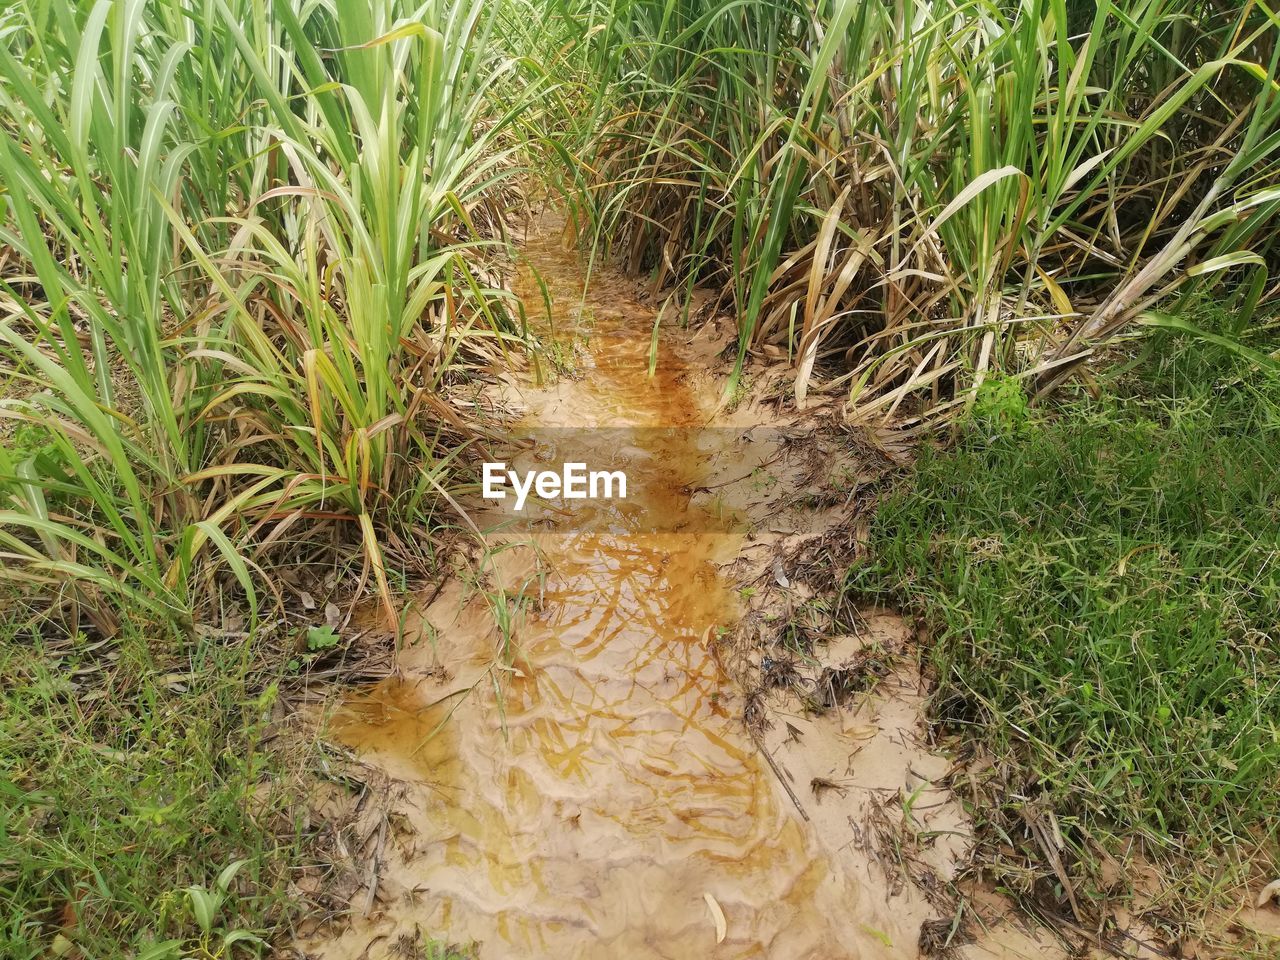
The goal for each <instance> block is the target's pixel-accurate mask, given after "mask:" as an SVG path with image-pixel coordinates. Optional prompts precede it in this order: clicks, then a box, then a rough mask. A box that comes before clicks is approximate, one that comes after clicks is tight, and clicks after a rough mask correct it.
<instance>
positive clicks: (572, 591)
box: [321, 238, 918, 960]
mask: <svg viewBox="0 0 1280 960" xmlns="http://www.w3.org/2000/svg"><path fill="white" fill-rule="evenodd" d="M526 256H527V258H528V259H529V261H530V263H532V265H533V266H534V267H535V268H536V270H537V271H538V272H539V273H540V274H541V275H542V277H543V278H544V279H545V281H546V282H547V285H548V288H549V292H550V294H551V297H552V310H553V320H554V325H555V329H556V332H557V334H558V335H560V336H564V335H566V334H569V333H571V332H579V333H582V334H585V335H586V337H587V346H586V355H585V357H584V358H583V363H584V367H585V369H584V370H583V376H581V377H580V378H576V379H565V380H562V381H560V382H559V383H558V384H556V385H555V386H552V387H535V386H533V385H532V384H529V385H526V386H525V387H524V388H522V397H523V400H524V403H525V404H526V407H527V411H528V412H527V423H528V425H529V426H531V427H533V426H537V427H581V428H590V427H593V426H608V427H618V426H626V427H630V428H635V435H634V440H635V443H634V444H631V445H628V444H625V443H624V444H621V445H620V444H618V443H617V438H616V435H613V434H611V435H610V437H611V439H609V440H608V441H607V442H608V444H609V445H610V447H611V449H608V450H605V449H600V450H596V451H594V453H595V454H596V455H598V456H599V457H600V458H601V459H604V460H609V461H611V462H609V463H608V464H607V465H608V466H610V467H611V468H616V467H618V466H620V465H625V467H626V469H627V471H628V474H629V475H630V479H631V482H630V490H629V494H630V496H629V498H628V500H627V501H625V502H619V501H614V502H602V503H599V504H597V505H595V506H591V507H588V508H587V509H588V510H597V511H605V512H606V514H605V515H604V516H598V517H595V518H593V522H589V523H583V522H579V521H575V522H574V523H573V525H572V527H571V528H567V529H559V530H556V531H554V532H548V533H541V534H538V535H537V540H538V545H539V547H540V550H541V553H542V557H543V564H544V566H543V569H544V570H545V571H546V572H545V584H544V586H543V595H542V602H541V604H540V605H538V606H537V607H536V608H535V609H532V610H530V611H529V612H528V614H527V616H526V617H525V618H524V620H523V622H521V623H519V624H518V625H517V626H516V628H515V629H514V631H513V632H512V634H511V636H510V637H509V645H510V650H511V653H512V657H511V659H510V660H507V661H504V660H503V659H502V657H500V656H498V647H499V646H502V645H505V643H506V641H504V640H503V639H502V638H500V637H495V633H494V630H493V629H492V617H491V614H490V612H489V611H490V608H489V606H488V604H487V602H486V601H485V600H484V599H483V598H482V597H481V595H480V594H479V593H477V592H468V591H466V590H461V591H459V592H458V594H457V596H456V597H455V598H454V600H453V602H448V601H449V598H448V597H447V596H445V597H442V598H441V600H440V602H438V603H437V604H436V605H435V607H433V610H432V611H429V612H428V615H427V616H426V618H425V620H426V622H427V623H428V624H430V627H428V628H424V630H425V631H426V633H427V634H429V637H424V639H421V640H420V641H419V642H418V644H417V645H416V646H414V647H412V648H411V649H410V650H408V651H407V652H406V654H405V658H404V661H403V676H402V678H401V679H399V680H397V681H395V682H392V683H387V684H384V685H382V686H381V687H379V688H378V689H377V690H375V691H374V692H373V693H372V694H370V695H368V696H366V697H363V698H361V699H359V700H357V701H356V702H353V703H351V704H349V705H348V708H347V709H346V710H345V711H344V713H343V715H342V716H340V717H339V719H338V721H337V723H336V726H335V729H336V731H337V733H338V735H339V736H340V737H341V738H342V739H343V740H344V741H345V742H347V743H348V744H350V745H351V746H353V747H355V748H357V749H359V750H360V751H361V752H362V753H363V754H364V755H365V756H367V757H369V758H371V759H373V760H374V761H375V762H379V763H381V764H382V765H383V766H384V767H385V768H386V769H387V770H388V771H389V772H391V773H392V775H394V776H396V777H399V778H401V779H403V780H405V781H407V782H408V783H409V784H410V785H411V789H410V791H409V793H408V795H407V799H406V802H405V804H404V809H403V813H404V815H405V817H406V818H407V820H408V823H404V824H402V825H401V827H402V829H401V835H402V838H401V842H400V844H399V847H398V848H397V849H396V851H395V852H394V854H392V855H391V856H390V857H389V860H388V864H387V866H386V868H385V876H386V878H387V880H388V881H394V883H395V885H396V889H397V890H398V892H399V894H401V896H400V899H399V900H398V901H397V902H395V903H393V904H391V905H390V906H388V907H387V909H386V911H385V916H383V917H382V918H381V919H377V918H375V921H374V922H373V923H372V926H368V925H366V926H364V927H361V926H359V925H357V927H356V928H355V929H354V930H353V931H350V932H349V933H348V935H347V936H345V937H344V938H342V940H341V941H340V942H336V941H335V942H330V943H329V944H328V946H327V947H326V949H325V950H324V951H322V954H321V955H323V956H330V957H337V956H345V955H349V954H355V953H357V952H358V951H359V950H360V949H361V947H363V945H364V944H365V943H367V942H368V941H369V939H370V935H371V934H372V933H374V932H375V931H376V932H377V933H379V934H381V935H384V936H387V937H389V938H394V937H395V936H396V935H399V934H402V933H404V932H406V931H410V930H412V929H413V928H414V927H415V926H417V927H419V928H420V929H421V930H422V931H424V932H425V933H427V934H429V935H431V936H433V937H437V938H439V939H442V940H448V941H451V942H454V943H460V944H469V943H474V944H475V945H476V947H477V951H478V955H479V956H480V957H482V958H504V960H505V958H522V960H523V958H531V960H532V958H556V960H570V958H622V960H647V958H703V957H707V956H714V957H725V958H730V957H732V958H748V957H770V958H784V960H800V958H815V960H816V958H827V960H838V958H846V957H864V956H865V957H880V956H913V955H914V943H910V942H908V943H900V944H899V948H900V951H901V952H899V949H889V947H888V941H889V938H888V936H887V935H886V934H885V933H884V932H883V930H884V929H885V927H886V925H887V924H891V922H892V921H891V920H890V919H887V918H884V917H883V916H882V917H881V919H882V920H883V921H884V922H881V921H879V920H876V919H875V917H876V915H877V913H878V912H879V911H876V910H871V911H868V910H867V909H865V905H866V903H867V900H868V894H867V893H866V892H865V891H859V889H858V881H856V880H855V879H853V878H852V877H851V876H850V874H849V872H848V871H847V870H843V869H839V868H836V867H833V865H832V861H831V860H829V859H828V857H827V856H826V855H825V854H824V853H823V852H821V847H822V845H821V844H820V843H819V842H817V841H816V840H815V838H814V837H813V836H811V827H810V825H808V824H806V823H805V822H804V821H803V820H802V819H801V818H800V817H799V816H798V815H797V813H796V811H795V809H794V807H793V806H792V804H791V803H790V802H789V800H788V799H787V796H786V794H785V793H783V792H782V790H781V789H780V788H779V786H778V784H777V783H776V781H775V778H774V774H773V773H772V772H771V771H770V769H769V767H768V766H767V764H766V763H765V762H764V760H763V759H762V758H761V757H760V756H759V754H758V752H757V749H756V746H755V744H754V743H753V742H752V740H751V738H750V737H749V736H748V735H747V733H746V731H745V730H744V728H743V725H742V722H741V719H740V717H741V710H742V703H741V700H740V698H739V697H738V696H737V694H736V692H735V690H734V689H733V687H732V685H731V684H730V683H729V681H728V680H727V678H726V677H725V675H724V673H723V672H722V670H721V668H720V665H719V664H718V662H717V659H716V656H715V653H714V646H713V643H712V640H713V638H714V636H715V633H716V630H717V629H718V628H722V627H725V626H728V625H729V624H731V623H732V622H733V620H734V618H735V616H736V606H735V599H736V598H735V596H734V594H733V593H732V591H731V590H730V589H729V588H728V587H726V585H725V584H724V583H723V582H722V581H721V579H720V576H719V573H718V569H717V568H718V565H719V564H721V563H724V562H727V561H729V560H731V559H733V557H734V556H735V555H736V552H737V550H738V548H739V546H740V538H739V537H738V536H736V535H734V534H731V533H723V532H722V533H712V532H708V530H709V528H710V526H711V525H710V524H707V523H702V522H700V521H701V520H704V519H706V518H704V517H701V516H700V515H699V508H698V507H695V506H693V505H691V503H690V495H689V493H688V490H689V488H690V487H691V486H692V485H694V484H696V482H697V480H698V478H699V476H701V475H702V474H703V473H704V472H705V470H706V464H707V462H708V459H709V457H710V456H711V455H712V454H711V453H710V452H708V451H707V450H705V449H701V448H700V446H701V445H700V444H699V443H698V442H697V441H696V440H695V439H694V438H695V437H696V436H698V434H697V433H696V432H695V431H693V430H682V431H674V432H671V433H669V434H668V433H662V434H659V433H657V432H655V431H653V430H651V429H649V430H646V429H645V428H651V427H654V426H665V425H680V426H687V427H694V426H697V425H699V424H702V423H705V422H708V421H709V420H710V419H711V418H712V415H713V411H712V407H713V403H714V401H715V400H716V399H717V398H718V396H719V389H720V388H719V386H718V385H717V384H715V383H714V382H712V379H711V378H710V377H708V376H707V375H706V370H705V367H706V366H707V365H708V364H707V360H706V357H708V356H709V355H710V352H709V351H703V352H701V353H699V352H698V351H696V350H691V349H689V348H688V347H687V346H686V345H681V346H679V347H676V346H673V345H671V344H670V343H668V342H667V341H666V340H663V341H660V351H659V356H658V364H657V368H656V371H655V374H654V375H653V376H652V377H651V376H650V375H649V369H648V368H649V359H650V358H649V352H650V330H651V328H652V324H653V316H654V314H653V311H652V309H651V308H649V307H647V306H645V305H642V304H641V303H638V302H637V301H636V300H635V299H634V298H633V296H632V295H631V291H632V289H633V287H632V284H631V283H630V282H629V281H627V280H625V279H623V278H621V277H618V276H614V275H611V274H605V275H602V276H597V277H595V278H593V282H592V285H591V288H590V290H589V291H587V293H586V294H585V296H584V294H583V283H584V281H583V274H582V271H581V269H580V267H579V265H578V262H577V260H576V257H575V256H574V255H572V254H570V253H567V252H565V251H564V250H563V249H561V247H560V244H559V243H558V242H557V240H556V239H555V238H542V239H536V238H535V239H534V240H532V241H531V242H530V243H529V245H528V246H527V248H526ZM520 292H521V294H522V295H524V296H525V298H526V303H527V304H528V309H529V313H530V314H531V315H534V316H536V315H537V314H538V313H539V311H540V309H541V305H542V296H541V292H540V291H539V290H538V289H537V287H536V285H535V284H534V283H533V281H532V279H531V277H530V275H529V274H528V273H527V272H526V274H525V276H523V278H522V285H521V289H520ZM700 367H701V368H704V369H698V368H700ZM587 443H588V446H589V441H588V442H587ZM644 444H648V447H647V448H646V447H645V446H644ZM579 449H581V447H579ZM720 452H721V453H723V451H720ZM590 455H591V454H590V453H589V454H588V456H590ZM592 466H594V464H592ZM655 516H657V517H660V519H661V520H662V522H663V527H664V532H660V533H651V532H642V528H644V527H645V525H646V518H649V519H652V518H653V517H655ZM579 519H581V518H579ZM673 530H674V531H675V532H671V531H673ZM504 555H505V556H508V557H510V556H514V555H515V551H508V552H507V553H506V554H504ZM538 591H539V587H538V585H537V584H536V582H534V585H533V586H532V587H531V592H532V593H535V594H536V593H537V592H538ZM495 658H496V662H497V663H498V666H497V667H494V663H495ZM504 662H505V663H509V664H510V667H509V668H506V667H504V665H503V664H504ZM442 674H445V677H444V679H443V680H442V679H441V677H442ZM468 690H469V692H464V691H468ZM803 786H807V785H803ZM708 894H709V895H710V896H711V897H712V898H713V899H714V901H715V902H716V903H717V904H718V905H719V906H720V908H721V909H722V910H723V913H724V915H725V919H726V936H725V939H724V941H723V943H720V944H718V945H717V931H716V923H715V922H714V919H713V908H712V907H711V906H710V905H709V904H708V902H707V900H706V895H708ZM872 899H875V900H879V899H882V897H881V896H880V894H875V895H873V897H872ZM859 903H862V904H863V908H861V909H859V908H857V907H856V905H857V904H859ZM879 906H880V908H881V911H883V909H884V904H879ZM904 919H905V918H904ZM907 926H908V928H909V924H907ZM917 929H918V924H917Z"/></svg>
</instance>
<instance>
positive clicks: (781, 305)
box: [536, 0, 1280, 429]
mask: <svg viewBox="0 0 1280 960" xmlns="http://www.w3.org/2000/svg"><path fill="white" fill-rule="evenodd" d="M536 6H537V7H538V9H539V10H540V11H541V12H542V14H543V18H544V19H543V21H542V27H541V29H542V32H543V33H544V34H547V35H550V36H553V37H554V38H555V41H554V43H555V46H554V50H552V51H551V52H549V54H548V56H549V57H554V62H555V64H556V68H557V70H558V72H559V74H560V75H561V76H563V77H564V78H565V79H566V80H572V79H576V80H577V81H578V82H579V84H580V87H579V90H580V100H581V111H580V113H581V116H582V117H584V118H589V120H590V122H582V121H580V122H579V123H578V124H576V125H574V126H572V127H570V128H569V133H570V134H571V135H573V136H576V137H577V139H576V140H575V141H573V143H572V151H573V152H574V155H575V156H576V157H577V158H578V160H579V162H580V168H579V169H580V173H581V176H580V179H579V181H578V186H579V187H580V191H579V194H578V195H579V197H580V198H581V199H582V202H583V206H584V208H585V209H586V210H587V211H588V212H589V214H590V215H591V216H592V217H593V220H592V223H591V229H592V231H593V233H592V239H594V240H595V241H596V242H598V243H600V244H601V245H602V246H603V247H604V248H605V249H607V250H608V251H609V252H611V253H612V254H613V255H615V256H617V257H619V258H621V259H622V260H623V261H625V262H626V263H628V264H629V265H630V266H632V267H637V268H638V267H645V268H649V269H650V270H651V271H652V272H653V275H654V280H655V283H657V284H659V285H661V284H664V283H670V282H684V283H692V282H694V281H702V282H709V283H713V284H718V285H720V286H721V287H722V288H723V289H724V290H725V291H726V293H727V295H728V297H729V298H730V302H731V303H732V305H733V306H734V308H735V309H736V311H737V314H738V316H739V322H740V330H739V333H740V336H739V363H740V364H741V362H742V360H743V359H744V358H745V356H746V354H747V352H748V351H751V350H753V349H756V348H760V347H762V346H764V345H769V344H773V345H777V346H779V347H782V348H784V349H785V350H786V351H787V353H788V355H789V356H790V357H791V359H792V361H793V363H794V364H795V370H796V372H795V394H796V399H797V401H799V402H800V403H803V402H804V400H805V398H806V395H807V393H808V391H809V390H810V389H812V388H814V387H815V386H818V385H820V386H821V388H822V389H824V390H836V389H842V390H847V391H848V393H849V398H850V401H851V403H852V406H853V408H854V410H855V411H856V412H857V413H858V415H859V416H861V417H863V418H866V419H869V420H872V421H875V422H880V421H884V420H886V419H890V418H896V419H897V420H898V421H899V422H900V426H902V427H904V428H906V429H923V428H926V427H928V426H930V425H931V424H932V423H934V422H936V421H937V419H938V418H940V417H945V416H947V415H948V414H949V413H951V412H953V411H954V410H955V409H957V408H958V407H961V406H965V405H967V404H970V403H971V402H972V399H973V397H974V396H975V395H976V389H977V388H978V387H979V386H980V385H981V383H982V381H983V379H984V378H985V377H986V376H987V375H988V373H989V372H991V371H1000V372H1003V373H1008V374H1012V375H1015V376H1018V377H1020V378H1023V379H1025V380H1028V381H1030V385H1031V386H1032V387H1033V388H1034V389H1035V390H1038V391H1040V392H1045V391H1048V390H1051V389H1053V388H1054V387H1056V386H1057V385H1058V384H1059V383H1061V382H1062V380H1063V379H1064V378H1065V377H1066V376H1068V375H1069V374H1070V373H1071V372H1072V371H1073V370H1074V369H1076V367H1077V366H1078V364H1079V363H1080V362H1081V361H1082V360H1083V359H1084V358H1086V357H1087V356H1089V355H1090V353H1091V352H1092V351H1094V350H1096V349H1097V348H1098V346H1099V345H1101V344H1104V343H1106V342H1107V341H1108V340H1110V339H1112V338H1114V337H1115V336H1118V335H1121V334H1123V333H1125V332H1126V331H1127V330H1129V329H1131V328H1132V326H1133V324H1134V323H1135V322H1136V321H1138V320H1139V319H1140V318H1141V317H1142V316H1143V315H1144V313H1145V312H1146V311H1148V310H1149V309H1150V308H1152V307H1153V306H1155V305H1160V306H1161V307H1163V308H1164V309H1166V310H1176V309H1177V308H1178V304H1179V302H1180V298H1181V297H1183V296H1184V295H1185V294H1187V293H1189V292H1192V291H1193V290H1196V289H1198V288H1199V289H1203V288H1205V287H1208V286H1213V285H1215V284H1218V283H1220V282H1221V281H1223V280H1230V281H1232V285H1233V286H1234V285H1236V284H1237V283H1238V282H1239V281H1240V280H1241V279H1243V280H1245V281H1246V283H1245V293H1243V294H1242V295H1241V298H1240V302H1239V305H1240V307H1241V309H1242V311H1243V312H1244V313H1245V314H1246V315H1248V314H1249V313H1251V311H1252V309H1253V307H1254V306H1255V305H1256V303H1257V301H1258V300H1259V299H1260V298H1261V297H1263V296H1264V295H1270V294H1274V292H1275V290H1276V286H1275V280H1274V278H1273V277H1272V275H1271V273H1270V272H1269V271H1270V270H1273V269H1274V266H1275V262H1276V252H1277V248H1276V218H1275V215H1276V212H1277V209H1278V207H1280V126H1278V125H1277V120H1278V119H1280V83H1278V78H1280V71H1278V70H1277V64H1278V61H1277V57H1280V48H1278V47H1277V43H1276V38H1277V36H1278V35H1280V19H1277V16H1276V14H1275V13H1274V12H1273V11H1272V10H1271V9H1270V8H1269V7H1268V6H1267V5H1266V4H1264V3H1261V2H1254V0H1248V2H1245V3H1236V2H1218V0H1124V2H1118V0H1098V2H1097V3H1090V4H1076V3H1069V2H1067V0H1021V2H998V0H929V2H917V0H899V2H893V3H889V2H883V0H871V2H866V3H863V2H852V0H823V2H819V3H816V4H808V3H799V2H792V0H767V2H739V3H733V4H719V3H707V2H702V0H664V2H658V0H613V2H608V3H602V2H594V0H592V2H586V0H581V2H565V0H561V2H555V3H550V2H548V3H541V4H536ZM566 47H567V48H569V49H570V50H571V51H572V52H571V53H568V54H566V53H565V52H564V50H565V49H566Z"/></svg>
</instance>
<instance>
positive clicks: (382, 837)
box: [363, 812, 389, 917]
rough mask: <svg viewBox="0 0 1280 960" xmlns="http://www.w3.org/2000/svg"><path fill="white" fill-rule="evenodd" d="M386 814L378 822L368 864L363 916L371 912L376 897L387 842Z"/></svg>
mask: <svg viewBox="0 0 1280 960" xmlns="http://www.w3.org/2000/svg"><path fill="white" fill-rule="evenodd" d="M388 819H389V818H388V816H387V814H386V813H385V812H384V813H383V814H382V822H381V823H380V824H378V844H377V846H376V847H375V848H374V851H373V861H372V862H371V863H370V864H369V891H368V892H367V893H366V894H365V897H364V912H363V915H364V916H366V917H367V916H369V914H370V913H372V912H373V903H374V901H375V900H376V899H377V897H378V879H379V876H380V875H381V873H382V848H383V847H384V846H385V845H386V843H387V820H388Z"/></svg>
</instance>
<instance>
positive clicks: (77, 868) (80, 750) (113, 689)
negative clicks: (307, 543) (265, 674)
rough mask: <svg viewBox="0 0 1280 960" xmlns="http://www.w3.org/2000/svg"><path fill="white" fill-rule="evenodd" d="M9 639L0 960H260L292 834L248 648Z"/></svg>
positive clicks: (3, 718)
mask: <svg viewBox="0 0 1280 960" xmlns="http://www.w3.org/2000/svg"><path fill="white" fill-rule="evenodd" d="M3 639H4V642H3V643H0V682H3V684H4V688H5V690H6V693H5V695H4V696H3V697H0V917H3V918H4V919H3V922H2V924H0V956H4V957H12V958H14V960H23V958H29V957H37V956H47V955H50V954H49V951H50V950H52V951H54V954H58V955H62V954H67V953H70V955H72V956H77V957H82V958H114V957H123V956H134V955H136V956H147V957H150V958H151V960H166V958H176V957H178V956H197V957H200V956H216V955H220V956H248V955H251V953H252V951H250V952H247V953H246V952H237V951H245V950H246V949H247V948H249V947H250V946H252V944H253V943H254V940H253V939H251V938H253V937H256V936H258V935H263V936H265V935H268V934H269V933H270V932H272V928H274V927H275V926H276V925H277V924H279V923H280V922H281V921H282V920H284V919H285V918H286V917H287V915H288V912H287V910H286V909H285V902H284V899H283V894H284V890H285V879H286V877H285V871H286V870H287V869H288V864H289V863H290V862H291V861H292V860H294V859H296V858H297V857H298V855H299V844H298V836H299V835H298V833H297V832H296V831H295V830H294V828H293V825H292V824H291V823H290V820H289V816H288V812H287V811H289V810H290V809H294V808H296V800H297V798H296V796H293V795H292V794H291V793H290V789H291V788H290V787H289V786H288V784H289V778H288V777H287V776H286V775H285V773H284V771H283V770H282V763H281V758H280V757H278V756H270V755H268V754H267V753H266V752H265V751H264V750H263V749H262V748H261V744H260V735H261V732H262V724H263V718H264V716H265V715H266V714H267V713H269V712H270V711H269V707H270V703H271V700H272V696H273V695H272V693H271V690H272V688H270V687H268V688H267V692H266V693H257V694H255V693H253V692H252V691H251V690H250V689H249V688H248V686H247V684H246V680H245V677H246V671H245V669H244V664H243V653H244V647H243V644H242V643H234V644H225V643H221V642H215V641H213V640H208V641H206V642H201V643H200V644H197V645H196V646H194V647H192V648H191V649H190V651H189V660H188V661H187V662H185V663H178V662H176V661H174V660H173V659H172V658H171V657H162V656H161V655H160V654H159V653H158V652H157V651H162V650H164V649H168V648H170V647H171V646H172V644H173V642H174V641H173V640H172V639H171V638H165V641H164V643H163V644H157V643H155V642H153V641H149V639H148V638H147V637H144V636H141V635H139V634H137V633H136V632H129V633H127V634H125V635H122V637H120V638H118V639H117V641H116V642H115V643H114V644H112V645H111V646H110V647H109V648H108V647H104V645H103V644H101V643H92V642H88V641H86V640H85V639H84V638H83V637H81V638H79V639H78V640H76V641H75V642H72V643H65V644H59V645H58V646H57V647H56V648H52V647H47V646H46V645H45V644H43V643H40V642H38V641H31V640H30V639H29V638H24V637H19V636H13V635H12V628H8V631H7V633H6V636H5V637H4V638H3ZM241 861H243V862H241ZM238 862H239V863H240V865H239V867H238V868H233V869H230V870H228V868H230V867H232V865H233V864H236V863H238ZM224 872H225V875H224ZM220 875H224V876H223V881H224V882H223V883H221V884H220V883H219V877H220ZM198 901H202V903H201V902H198ZM210 905H213V906H215V907H216V909H213V910H211V911H207V912H205V913H202V906H203V907H207V906H210ZM237 942H238V943H239V944H240V946H239V947H235V948H234V949H231V948H232V947H233V946H234V944H235V943H237ZM59 951H60V952H61V953H60V954H59ZM202 951H203V952H202Z"/></svg>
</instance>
